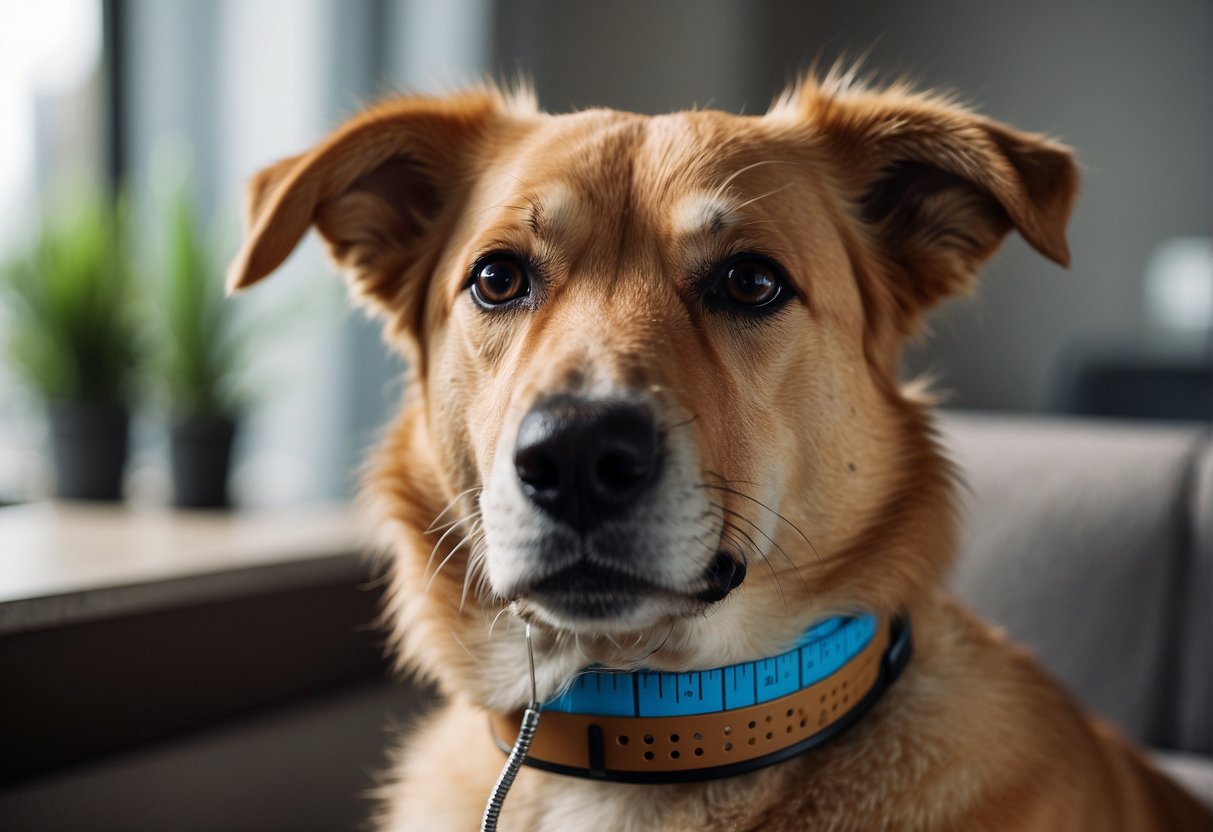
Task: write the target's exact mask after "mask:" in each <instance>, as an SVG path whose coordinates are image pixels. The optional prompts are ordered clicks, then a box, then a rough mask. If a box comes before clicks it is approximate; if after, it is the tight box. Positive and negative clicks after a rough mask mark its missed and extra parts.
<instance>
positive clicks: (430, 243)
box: [231, 85, 1075, 706]
mask: <svg viewBox="0 0 1213 832" xmlns="http://www.w3.org/2000/svg"><path fill="white" fill-rule="evenodd" d="M1074 190H1075V174H1074V170H1073V166H1072V163H1071V161H1070V159H1069V156H1068V153H1067V152H1066V151H1065V150H1064V149H1063V148H1060V147H1059V146H1056V145H1052V144H1050V143H1048V142H1046V141H1044V140H1043V139H1040V138H1039V137H1033V136H1027V135H1023V134H1018V133H1014V132H1012V131H1010V130H1008V129H1007V128H1004V127H1002V126H1000V125H997V124H994V123H991V122H987V121H983V120H980V119H978V118H976V117H974V116H972V115H970V114H968V113H966V112H964V111H962V110H958V109H954V108H951V107H948V106H946V105H944V104H941V103H939V102H938V101H935V100H932V99H929V98H922V97H915V96H911V95H909V94H906V93H902V92H890V93H884V94H871V93H863V92H859V93H846V92H840V91H835V92H826V91H824V90H822V89H821V88H819V87H816V86H813V85H805V86H804V87H803V88H801V89H799V90H798V91H796V92H794V93H792V94H790V95H789V96H788V97H787V98H786V99H785V100H784V101H783V102H782V103H781V104H780V105H778V106H777V107H776V108H774V109H773V110H772V112H771V113H768V114H767V115H766V116H764V117H750V118H743V117H737V116H729V115H724V114H721V113H715V112H688V113H680V114H674V115H667V116H660V117H644V116H637V115H632V114H626V113H619V112H613V111H589V112H583V113H577V114H573V115H566V116H548V115H543V114H540V113H538V112H535V111H534V110H533V109H530V108H528V107H526V106H522V105H519V104H518V103H517V102H507V101H505V100H504V99H502V98H501V97H499V96H495V95H492V94H486V95H479V96H468V97H462V98H454V99H446V100H438V101H435V100H406V101H402V102H393V103H389V104H387V105H383V106H381V107H380V108H378V109H377V110H375V111H372V112H370V113H368V114H366V115H364V116H362V117H360V118H359V119H356V120H355V121H354V122H352V123H351V125H347V127H346V128H343V130H341V131H339V132H338V133H337V134H335V135H334V136H333V137H332V138H330V140H329V141H327V142H326V143H325V144H324V145H322V146H321V147H319V148H317V149H316V150H314V151H312V152H311V153H309V154H305V155H304V156H301V157H295V158H293V159H288V160H284V161H283V162H280V163H279V164H278V165H275V166H273V167H271V168H269V169H267V170H266V171H264V172H263V173H262V174H261V175H260V176H259V177H258V179H257V180H255V181H254V184H253V186H252V189H251V196H252V199H251V208H252V210H251V215H252V223H253V231H252V233H251V235H250V239H249V241H248V242H247V243H246V246H245V248H244V250H243V251H242V252H241V256H240V257H239V258H238V259H237V261H236V262H235V263H234V264H233V267H232V272H231V280H232V282H233V285H235V286H237V287H241V286H244V285H247V284H248V283H251V282H253V281H255V280H257V279H259V278H260V277H262V276H263V275H264V274H266V273H268V272H269V271H272V270H273V269H274V268H275V267H276V266H277V265H278V263H280V262H281V260H282V259H283V258H285V256H286V255H287V254H288V253H289V252H290V250H291V249H292V248H293V246H294V245H295V243H296V242H297V241H298V239H299V237H300V236H301V235H302V233H303V232H304V231H305V230H306V228H307V227H308V226H309V225H311V224H312V223H315V224H316V225H317V227H318V228H319V229H320V231H321V233H322V234H323V235H324V236H325V238H326V239H327V240H328V242H329V244H330V247H331V250H332V252H333V254H334V257H335V258H336V260H337V261H338V263H339V264H340V265H341V266H342V268H343V269H344V270H345V271H346V272H347V274H349V276H350V277H351V280H352V284H353V286H354V288H355V290H356V292H357V293H358V294H359V295H361V296H362V297H364V298H365V299H367V300H368V301H369V302H370V303H371V304H372V305H373V306H374V307H375V308H377V309H378V310H379V311H380V312H382V313H383V314H384V316H385V317H386V319H387V331H388V333H389V337H390V338H391V339H392V341H393V342H394V343H396V344H398V345H399V346H400V348H401V349H402V350H403V351H404V352H405V354H406V357H407V358H408V360H409V363H410V370H411V382H410V383H411V388H410V399H409V402H410V403H409V405H408V406H407V407H406V410H405V413H404V415H403V416H402V417H401V419H400V420H399V421H398V422H397V425H396V427H395V429H394V430H393V432H392V433H391V434H390V436H389V440H388V442H387V444H386V448H385V452H384V455H383V457H382V462H381V465H380V467H379V473H378V474H377V475H376V477H375V478H374V480H373V486H374V488H375V490H376V492H377V493H378V494H379V495H380V496H381V497H383V498H385V502H386V504H387V506H388V508H387V513H388V515H389V519H391V520H395V521H396V526H395V528H396V532H397V534H398V535H399V536H400V538H401V545H400V546H399V549H400V552H399V557H400V558H401V559H402V563H401V567H400V572H399V574H398V577H397V593H398V595H399V597H398V599H397V604H398V605H399V608H400V614H401V616H402V622H403V623H402V624H401V626H402V627H404V628H405V629H406V630H408V632H405V633H404V634H403V637H404V639H405V642H406V644H411V647H410V648H409V649H410V650H411V652H413V653H414V654H415V655H417V656H418V657H419V658H420V660H421V661H422V663H424V664H427V665H430V668H429V669H431V670H434V669H435V668H436V667H437V666H441V667H442V668H443V669H442V670H439V671H437V673H438V675H440V676H441V675H442V674H443V673H447V674H450V673H454V674H455V675H456V676H461V672H460V671H457V670H455V671H453V670H451V667H452V666H461V667H463V668H464V675H465V676H466V678H462V677H461V678H458V679H456V680H455V681H454V682H451V685H452V686H453V687H457V688H461V689H467V688H469V687H471V688H472V689H473V690H474V692H475V694H476V695H477V696H478V697H479V698H480V699H481V700H482V701H484V702H486V703H488V704H495V705H500V706H505V705H509V704H516V702H515V701H514V700H516V699H517V696H516V695H515V694H516V691H515V690H514V689H513V688H511V687H510V686H509V685H506V686H505V688H506V689H508V691H509V692H508V693H502V685H501V683H500V669H499V668H497V669H495V670H494V671H493V672H492V673H489V674H485V673H479V672H478V671H477V667H478V666H479V665H480V664H482V663H484V662H488V663H489V664H492V659H491V657H492V655H493V652H494V648H493V646H492V642H491V641H490V640H489V636H488V635H487V627H486V622H487V621H488V620H489V619H491V618H492V617H493V616H494V615H495V614H496V613H498V612H499V611H500V610H501V609H504V608H505V607H507V606H508V607H509V608H510V609H512V610H514V611H515V612H516V613H518V614H519V615H521V616H523V617H525V618H527V619H528V620H532V621H534V622H536V624H537V625H539V626H540V629H541V630H542V631H543V633H544V634H545V636H546V638H545V640H544V649H545V651H546V658H547V659H548V660H549V661H548V662H547V666H549V667H550V668H551V673H552V679H553V682H552V684H553V685H554V684H557V683H558V682H559V681H560V679H561V678H562V677H565V678H567V676H568V675H569V674H570V673H572V672H573V671H575V670H576V669H577V668H578V667H581V666H584V665H585V664H587V663H589V662H594V661H597V662H604V663H613V664H616V665H627V664H632V663H637V662H644V663H646V664H648V665H651V666H657V667H668V668H672V669H680V670H681V669H689V668H695V667H708V666H715V665H720V664H723V663H727V662H732V661H740V660H743V659H751V658H755V657H756V656H759V655H764V654H769V653H771V652H773V651H775V650H777V649H780V648H781V647H782V646H785V645H786V644H787V643H788V641H789V640H790V639H792V638H794V637H795V635H796V634H797V633H799V632H800V631H801V630H802V629H803V628H804V626H805V625H806V624H807V623H808V622H809V621H810V620H811V619H812V618H813V617H814V616H819V615H822V614H824V613H825V612H827V611H830V610H835V609H845V608H849V607H873V608H876V609H878V610H881V611H888V610H892V609H895V608H896V606H897V605H899V604H903V603H906V602H907V601H908V599H909V598H910V596H912V595H913V593H914V592H916V591H918V590H919V589H921V588H922V586H923V585H925V584H927V583H929V582H931V581H932V580H934V579H936V578H937V576H938V574H939V572H940V570H941V569H942V568H943V566H944V565H945V564H946V561H947V556H948V548H949V546H950V525H949V522H948V507H947V483H946V480H947V477H946V469H945V467H944V466H943V465H942V464H941V463H940V462H939V460H938V459H937V457H936V455H935V454H934V453H933V449H932V447H931V445H930V441H929V438H928V436H927V428H926V425H925V423H924V420H923V417H922V414H921V412H920V410H919V408H918V407H917V406H916V405H914V404H913V403H911V402H909V401H908V400H907V399H906V398H904V397H903V396H902V394H901V393H900V392H899V391H898V389H897V386H896V383H895V364H896V349H897V346H898V344H899V343H900V341H901V340H902V338H903V337H904V336H905V335H906V334H908V333H910V332H912V331H913V330H914V329H915V326H916V324H917V321H918V317H919V315H920V314H921V312H922V311H923V310H925V309H926V308H928V307H929V306H931V305H932V304H933V303H934V302H936V301H937V300H938V299H939V298H941V297H943V296H944V295H946V294H949V293H952V292H955V291H958V290H962V289H964V288H965V287H967V285H968V283H969V281H970V279H971V277H972V274H973V272H974V270H975V268H976V267H977V266H978V265H979V264H980V263H981V262H982V261H984V260H985V259H986V258H987V257H988V256H989V255H990V254H991V253H992V251H993V250H994V248H995V247H996V246H997V244H998V242H999V241H1000V240H1001V238H1002V237H1003V236H1004V234H1005V233H1006V232H1007V231H1008V230H1009V229H1010V228H1011V227H1013V226H1014V227H1018V228H1019V229H1020V231H1021V232H1022V233H1023V234H1024V236H1025V237H1026V238H1027V239H1028V240H1029V241H1030V242H1031V243H1032V244H1033V245H1035V246H1036V247H1037V248H1038V249H1040V250H1041V251H1042V252H1043V253H1045V254H1046V255H1048V256H1050V257H1051V258H1053V259H1055V260H1058V261H1064V260H1065V259H1066V252H1065V244H1064V237H1063V231H1064V224H1065V219H1066V216H1067V215H1068V212H1069V208H1070V203H1071V201H1072V198H1073V195H1074ZM467 607H472V608H474V609H479V610H480V611H481V612H483V613H484V615H471V614H469V615H466V616H465V615H463V612H464V611H465V608H467ZM452 640H453V643H457V644H458V645H459V647H458V648H457V649H455V648H450V646H449V643H452ZM427 643H428V646H427ZM440 643H442V644H447V646H448V649H443V647H442V646H441V644H440ZM459 650H464V651H465V652H466V653H468V655H470V656H471V657H472V661H468V660H467V659H466V658H463V659H460V658H458V654H459ZM438 654H441V658H440V659H433V660H427V656H434V655H438ZM476 680H479V684H477V683H476ZM448 681H449V680H448Z"/></svg>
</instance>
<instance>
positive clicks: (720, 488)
mask: <svg viewBox="0 0 1213 832" xmlns="http://www.w3.org/2000/svg"><path fill="white" fill-rule="evenodd" d="M721 480H722V482H729V480H725V479H724V478H723V477H722V478H721ZM738 482H742V481H741V480H738ZM696 486H697V487H699V488H714V489H716V490H718V491H723V492H724V493H726V494H732V495H734V496H736V497H741V498H742V499H743V500H749V501H750V502H751V503H754V504H755V505H757V506H759V507H761V508H762V509H764V510H765V511H769V512H770V513H771V514H773V515H774V516H775V517H778V518H779V519H780V520H782V521H783V522H784V523H787V524H788V526H789V527H791V529H792V531H794V532H796V534H798V535H800V537H801V539H802V540H804V542H805V543H807V544H809V545H810V546H812V545H813V541H811V540H809V538H808V535H806V534H805V533H804V532H802V531H801V530H800V527H799V526H797V525H796V524H795V523H793V522H792V521H791V520H789V519H788V518H786V517H784V516H783V515H782V514H780V513H779V512H778V511H776V510H775V509H773V508H771V507H770V506H768V505H767V504H766V503H764V502H763V501H762V500H759V499H757V498H756V497H751V496H750V495H749V494H746V493H745V492H744V491H738V490H737V489H735V488H732V487H730V486H727V485H716V484H714V483H709V482H700V483H697V484H696Z"/></svg>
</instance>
